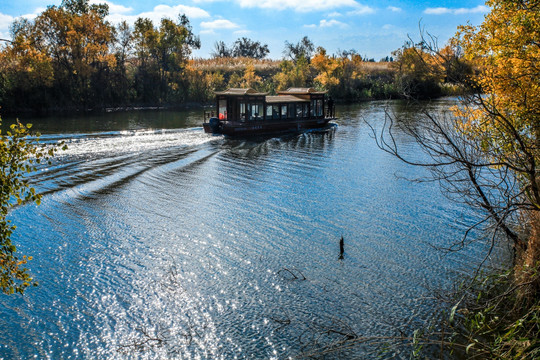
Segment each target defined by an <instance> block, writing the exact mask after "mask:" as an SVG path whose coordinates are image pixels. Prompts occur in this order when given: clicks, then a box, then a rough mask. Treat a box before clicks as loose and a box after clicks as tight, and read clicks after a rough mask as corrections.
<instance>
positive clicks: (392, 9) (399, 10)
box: [387, 6, 401, 12]
mask: <svg viewBox="0 0 540 360" xmlns="http://www.w3.org/2000/svg"><path fill="white" fill-rule="evenodd" d="M387 9H388V10H390V11H392V12H401V8H399V7H396V6H388V7H387Z"/></svg>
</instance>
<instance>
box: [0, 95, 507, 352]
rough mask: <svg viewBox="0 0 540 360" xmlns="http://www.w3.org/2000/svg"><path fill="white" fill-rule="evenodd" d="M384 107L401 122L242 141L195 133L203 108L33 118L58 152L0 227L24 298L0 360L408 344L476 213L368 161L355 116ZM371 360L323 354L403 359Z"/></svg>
mask: <svg viewBox="0 0 540 360" xmlns="http://www.w3.org/2000/svg"><path fill="white" fill-rule="evenodd" d="M451 103H452V101H451V100H449V99H446V100H442V101H439V102H435V103H433V104H432V105H431V106H432V107H433V109H434V111H441V110H444V109H447V108H448V106H449V105H450V104H451ZM385 109H389V110H390V111H393V112H395V113H397V114H400V113H403V112H404V111H409V110H406V109H405V108H403V107H402V106H401V105H400V103H398V102H395V103H394V102H370V103H366V104H361V105H354V106H341V107H338V109H337V113H338V116H339V119H338V120H337V121H336V123H335V124H334V125H333V126H330V127H329V128H326V129H323V130H320V131H312V132H307V133H303V134H297V135H288V136H283V137H274V138H264V139H252V140H233V139H226V138H223V137H219V136H211V135H207V134H204V133H203V131H202V127H201V124H200V118H201V117H202V111H201V110H193V111H187V110H186V111H176V112H173V111H135V112H122V113H112V114H105V115H102V116H96V117H78V118H69V117H66V118H54V119H39V120H33V121H32V122H33V123H34V128H35V129H36V130H38V131H41V132H42V134H43V135H42V140H43V141H44V142H56V141H59V140H64V141H65V142H66V143H67V145H68V147H69V148H68V150H66V151H60V152H59V153H58V155H57V156H56V157H55V158H54V160H53V163H52V164H51V165H47V166H43V167H41V168H40V169H39V171H37V172H36V173H34V174H32V176H31V180H32V182H33V183H34V184H35V186H36V187H37V189H38V190H39V191H41V192H43V193H44V197H43V200H42V204H41V205H40V206H36V205H34V204H27V205H24V206H20V207H17V208H15V209H13V210H12V212H11V214H10V219H11V220H12V221H13V222H14V224H16V225H17V230H16V232H15V233H14V235H13V240H14V243H15V244H17V246H18V250H19V252H20V253H21V254H26V255H31V256H33V260H32V261H31V262H30V263H29V268H30V271H31V273H32V274H33V275H34V277H35V279H36V280H37V281H38V282H39V286H38V287H35V288H29V289H28V290H27V291H26V293H25V295H24V296H18V295H13V296H5V295H0V314H1V316H0V358H2V359H18V358H21V359H28V358H38V359H47V358H49V359H173V358H181V359H191V358H193V359H219V358H223V359H233V358H240V359H244V358H257V359H262V358H265V359H272V358H275V359H283V358H288V357H301V356H306V355H310V354H318V353H320V352H321V351H324V350H329V349H330V348H332V346H334V345H335V344H336V343H337V342H339V341H342V340H344V339H346V338H347V337H348V336H349V339H350V338H351V336H352V337H353V338H358V339H359V338H361V337H374V338H378V337H390V338H392V337H398V336H399V335H400V334H401V333H404V334H407V335H410V334H412V331H413V330H414V329H416V328H419V327H421V326H423V325H424V324H425V322H426V321H427V320H428V319H429V318H430V316H431V314H432V311H433V308H434V305H435V303H436V300H434V297H433V294H434V291H436V290H438V289H449V288H451V287H452V286H453V285H454V284H455V283H456V282H457V281H459V280H461V279H462V278H463V275H464V274H467V273H470V272H471V270H472V269H474V268H475V266H476V264H478V263H479V261H481V260H482V256H483V254H484V251H485V248H484V245H483V243H482V242H478V243H474V244H472V245H471V246H469V247H468V248H467V249H466V250H465V251H462V252H458V253H450V254H448V253H445V252H442V251H440V250H437V249H436V248H435V247H436V246H448V245H450V244H451V243H452V242H454V241H456V240H457V239H460V238H461V236H462V235H463V231H464V224H467V223H468V222H470V221H472V219H473V218H474V217H475V216H476V215H475V213H474V212H473V211H472V210H471V209H468V208H466V207H465V206H463V205H459V204H456V203H454V202H451V201H449V200H448V199H446V198H445V197H444V196H443V194H441V192H440V190H439V187H438V184H436V183H429V182H428V183H414V182H410V181H407V180H405V179H404V178H418V177H422V176H425V175H426V173H425V172H424V171H425V170H423V169H420V168H415V167H411V166H408V165H406V164H404V163H402V162H401V161H399V160H398V159H396V158H394V157H392V156H390V155H388V154H386V153H385V152H383V151H381V150H380V149H378V148H377V146H376V144H375V141H374V140H373V138H372V136H371V135H372V134H371V129H370V128H369V127H368V126H367V125H366V122H365V121H368V122H369V123H370V124H372V125H373V126H374V127H375V128H378V127H380V126H381V125H382V123H383V121H384V116H385V112H384V110H385ZM409 115H411V114H409ZM412 115H413V117H414V113H413V114H412ZM23 121H26V120H24V119H23ZM397 140H398V142H399V146H400V147H401V149H402V151H403V152H404V153H405V154H407V155H411V156H421V155H419V153H418V147H417V146H416V144H415V143H414V142H412V141H411V140H410V139H408V138H407V137H405V136H400V134H397ZM341 236H343V238H344V250H345V251H344V257H343V259H339V240H340V238H341ZM434 246H435V247H434ZM497 261H498V260H497V259H495V261H494V262H495V263H496V262H497ZM388 341H389V342H391V340H388ZM381 344H382V345H381ZM384 348H385V346H384V341H379V345H378V346H374V347H373V346H366V345H365V344H362V342H361V341H358V342H356V345H355V346H352V349H341V350H336V351H332V352H329V353H328V354H327V356H328V357H329V358H342V357H360V358H361V357H371V356H374V354H377V355H380V356H381V357H383V358H384V357H388V358H394V357H397V358H408V357H409V352H410V350H411V348H410V347H395V348H394V347H391V348H390V349H387V350H386V351H387V352H383V353H380V351H382V350H381V349H384Z"/></svg>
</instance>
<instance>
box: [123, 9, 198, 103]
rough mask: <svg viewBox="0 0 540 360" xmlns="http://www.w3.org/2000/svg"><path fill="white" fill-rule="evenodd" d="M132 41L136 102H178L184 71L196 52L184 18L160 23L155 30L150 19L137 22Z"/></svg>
mask: <svg viewBox="0 0 540 360" xmlns="http://www.w3.org/2000/svg"><path fill="white" fill-rule="evenodd" d="M133 38H134V46H135V52H136V54H137V57H138V62H139V65H138V73H137V84H136V87H137V91H138V93H139V96H140V99H141V100H142V101H145V102H148V101H157V102H159V103H163V102H169V101H175V100H177V99H182V97H183V96H185V92H186V91H187V85H186V84H185V83H184V80H185V79H184V78H183V72H184V69H185V67H186V65H187V61H188V59H189V55H190V54H191V51H192V49H197V48H200V40H199V38H198V37H197V36H195V35H194V34H193V31H192V27H191V25H190V24H189V20H188V19H187V17H186V16H185V15H180V16H179V17H178V21H177V22H175V21H173V20H171V19H166V18H164V19H161V23H160V26H159V28H155V27H154V24H153V23H152V21H151V20H150V19H142V18H139V19H137V21H136V22H135V30H134V33H133ZM156 83H157V84H158V89H157V90H158V91H156V88H155V84H156Z"/></svg>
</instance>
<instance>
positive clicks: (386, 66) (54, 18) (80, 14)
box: [0, 0, 459, 115]
mask: <svg viewBox="0 0 540 360" xmlns="http://www.w3.org/2000/svg"><path fill="white" fill-rule="evenodd" d="M107 15H108V5H106V4H99V5H96V4H90V3H89V1H87V0H66V1H63V2H62V4H61V5H60V6H49V7H48V8H47V9H46V10H44V11H43V12H42V13H40V14H39V15H38V16H37V17H36V18H35V19H34V20H28V19H24V18H21V19H18V20H16V21H15V22H14V23H13V24H12V26H11V35H12V39H11V40H8V39H3V41H2V43H3V45H2V47H1V48H0V107H1V109H2V114H14V115H18V114H21V113H29V112H31V113H35V114H42V115H44V114H50V113H62V112H67V113H69V112H88V111H98V112H99V111H103V110H105V109H110V108H127V107H135V106H136V107H145V106H162V107H177V106H182V105H185V104H193V103H196V104H204V103H207V102H209V101H211V100H212V98H213V93H214V91H219V90H224V89H226V88H229V87H252V88H255V89H257V90H260V91H265V92H269V93H271V94H273V93H275V92H276V91H278V90H283V89H286V88H288V87H292V86H294V87H314V88H317V89H324V90H327V91H328V92H329V95H330V96H333V97H334V98H335V99H336V100H338V101H342V102H355V101H362V100H369V99H388V98H399V97H403V96H404V94H406V95H407V96H413V97H419V98H433V97H437V96H440V95H444V94H452V93H454V92H455V91H456V88H455V86H454V85H453V84H452V83H451V82H449V81H448V79H452V78H454V77H453V76H451V74H449V72H451V71H452V64H453V63H454V62H455V60H456V58H457V57H458V56H459V54H458V53H457V52H455V51H453V50H452V49H451V48H450V47H448V48H447V49H446V56H447V60H446V61H445V62H444V63H443V64H442V66H441V64H440V62H436V61H434V59H432V55H430V54H429V53H428V52H424V51H423V49H422V44H414V43H413V42H409V43H407V44H405V45H404V46H403V47H402V48H401V49H398V50H396V51H395V52H394V53H393V57H392V58H390V57H386V58H384V59H381V61H380V62H375V61H374V59H367V58H365V57H364V58H363V57H362V56H361V55H360V54H359V53H358V52H357V51H356V50H354V49H351V50H344V51H339V53H338V54H329V53H327V51H326V50H325V49H324V48H322V47H317V46H316V45H315V44H313V42H312V41H311V40H310V39H309V38H308V37H304V38H303V39H301V40H299V41H298V42H296V43H295V42H289V41H287V40H285V41H284V50H283V58H282V59H280V60H269V59H267V58H266V57H267V55H268V52H269V51H268V46H267V45H265V44H261V43H259V42H258V41H254V40H251V39H248V38H245V37H244V38H240V39H238V40H237V41H236V42H235V43H234V44H232V45H231V46H227V45H226V44H225V43H223V42H217V43H216V44H215V50H214V51H213V53H212V58H210V59H194V58H192V56H191V54H192V51H193V50H194V49H198V48H200V46H201V43H200V39H199V37H198V36H196V35H195V34H194V33H193V31H192V27H191V25H190V22H189V19H188V18H187V17H186V16H185V15H183V14H178V16H177V17H176V19H175V20H171V19H168V18H163V19H162V20H161V22H160V23H159V24H154V23H153V22H152V21H151V20H150V19H146V18H139V19H137V20H136V22H135V23H134V25H133V26H132V25H130V24H128V23H127V22H122V23H120V24H116V25H115V24H111V23H110V22H108V21H107V20H106V17H107ZM418 53H421V54H422V56H420V57H418V56H416V55H417V54H418ZM390 60H392V61H390Z"/></svg>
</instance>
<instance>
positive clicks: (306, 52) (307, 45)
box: [283, 36, 315, 63]
mask: <svg viewBox="0 0 540 360" xmlns="http://www.w3.org/2000/svg"><path fill="white" fill-rule="evenodd" d="M314 51H315V45H313V42H311V40H309V38H308V37H307V36H304V37H303V38H302V39H301V40H300V41H299V42H297V43H296V44H293V43H290V42H288V41H285V50H283V55H284V56H285V57H286V58H289V59H291V60H292V61H293V62H294V63H296V61H298V60H299V59H300V58H304V59H306V60H307V61H308V63H309V62H310V61H311V56H312V55H313V52H314Z"/></svg>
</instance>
